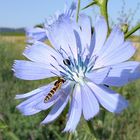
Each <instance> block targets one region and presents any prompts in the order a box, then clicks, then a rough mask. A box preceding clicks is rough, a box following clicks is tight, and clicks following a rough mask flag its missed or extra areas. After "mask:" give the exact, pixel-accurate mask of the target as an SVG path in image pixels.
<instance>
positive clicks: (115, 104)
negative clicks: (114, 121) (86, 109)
mask: <svg viewBox="0 0 140 140" xmlns="http://www.w3.org/2000/svg"><path fill="white" fill-rule="evenodd" d="M88 85H89V87H90V88H91V89H92V90H93V92H94V93H95V96H96V97H97V99H98V101H99V102H100V104H101V105H102V106H103V107H104V108H105V109H107V110H108V111H110V112H113V113H120V112H121V111H123V110H124V109H125V108H127V106H128V101H126V100H125V99H124V98H123V97H122V96H121V95H119V94H118V93H116V92H114V91H112V90H111V89H109V88H107V87H105V86H97V85H95V84H94V83H88Z"/></svg>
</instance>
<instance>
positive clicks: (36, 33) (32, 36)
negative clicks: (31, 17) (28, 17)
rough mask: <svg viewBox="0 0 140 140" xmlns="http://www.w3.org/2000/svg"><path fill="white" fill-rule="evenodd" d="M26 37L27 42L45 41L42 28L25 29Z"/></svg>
mask: <svg viewBox="0 0 140 140" xmlns="http://www.w3.org/2000/svg"><path fill="white" fill-rule="evenodd" d="M26 35H27V37H28V39H29V40H33V41H34V40H38V41H44V40H45V39H47V35H46V31H45V29H43V28H39V27H36V28H27V29H26Z"/></svg>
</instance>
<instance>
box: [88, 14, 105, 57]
mask: <svg viewBox="0 0 140 140" xmlns="http://www.w3.org/2000/svg"><path fill="white" fill-rule="evenodd" d="M106 37H107V23H106V21H105V19H104V17H101V16H100V17H98V18H97V21H96V23H95V26H94V33H93V36H92V41H95V43H94V42H91V46H90V50H93V48H94V52H93V55H97V54H98V53H99V51H100V50H101V48H102V46H103V44H104V42H105V40H106ZM94 39H95V40H94ZM93 44H95V46H93Z"/></svg>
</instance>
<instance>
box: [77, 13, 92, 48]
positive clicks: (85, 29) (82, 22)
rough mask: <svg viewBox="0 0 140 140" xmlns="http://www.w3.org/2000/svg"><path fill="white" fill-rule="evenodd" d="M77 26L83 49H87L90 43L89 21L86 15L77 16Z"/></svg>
mask: <svg viewBox="0 0 140 140" xmlns="http://www.w3.org/2000/svg"><path fill="white" fill-rule="evenodd" d="M78 24H79V26H80V29H81V34H80V36H81V38H82V39H81V40H82V45H83V47H87V46H88V47H89V46H90V41H91V21H90V18H89V17H88V16H87V15H84V14H82V15H79V19H78Z"/></svg>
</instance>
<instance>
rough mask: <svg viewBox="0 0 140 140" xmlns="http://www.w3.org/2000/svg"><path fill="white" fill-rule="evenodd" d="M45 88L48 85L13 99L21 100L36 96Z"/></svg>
mask: <svg viewBox="0 0 140 140" xmlns="http://www.w3.org/2000/svg"><path fill="white" fill-rule="evenodd" d="M46 88H48V85H47V86H43V87H40V88H37V89H35V90H33V91H31V92H28V93H25V94H18V95H16V97H15V99H22V98H27V97H30V96H33V95H36V94H38V93H39V92H41V91H42V90H45V89H46Z"/></svg>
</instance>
